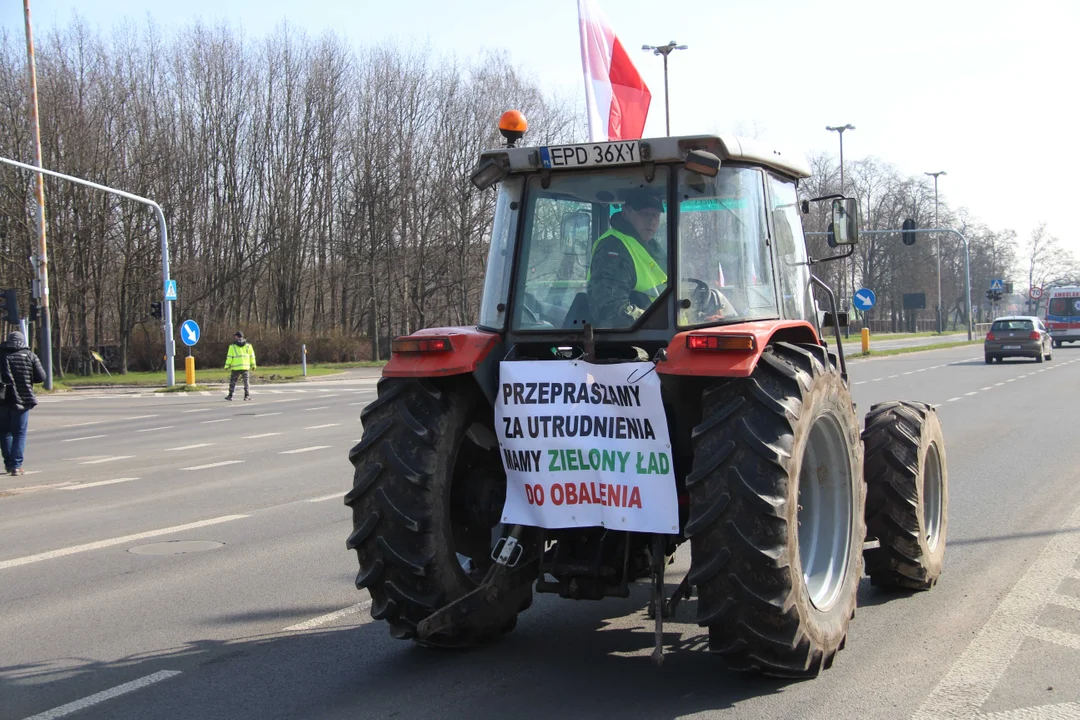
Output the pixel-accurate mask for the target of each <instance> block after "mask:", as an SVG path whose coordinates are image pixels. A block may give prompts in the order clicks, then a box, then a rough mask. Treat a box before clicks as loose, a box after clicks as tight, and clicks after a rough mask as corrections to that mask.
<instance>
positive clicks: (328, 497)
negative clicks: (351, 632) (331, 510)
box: [308, 492, 345, 502]
mask: <svg viewBox="0 0 1080 720" xmlns="http://www.w3.org/2000/svg"><path fill="white" fill-rule="evenodd" d="M343 497H345V493H339V492H337V493H334V494H333V495H323V496H322V497H317V498H311V499H310V500H308V502H326V501H327V500H340V499H341V498H343Z"/></svg>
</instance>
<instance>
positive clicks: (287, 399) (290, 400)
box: [272, 398, 303, 403]
mask: <svg viewBox="0 0 1080 720" xmlns="http://www.w3.org/2000/svg"><path fill="white" fill-rule="evenodd" d="M302 399H303V398H285V399H284V400H273V401H272V402H275V403H283V402H296V401H297V400H302Z"/></svg>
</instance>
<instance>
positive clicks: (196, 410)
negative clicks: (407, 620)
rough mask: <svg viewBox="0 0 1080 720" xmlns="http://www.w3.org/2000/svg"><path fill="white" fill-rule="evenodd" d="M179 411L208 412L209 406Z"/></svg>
mask: <svg viewBox="0 0 1080 720" xmlns="http://www.w3.org/2000/svg"><path fill="white" fill-rule="evenodd" d="M180 412H186V413H190V412H210V408H195V409H193V410H181V411H180Z"/></svg>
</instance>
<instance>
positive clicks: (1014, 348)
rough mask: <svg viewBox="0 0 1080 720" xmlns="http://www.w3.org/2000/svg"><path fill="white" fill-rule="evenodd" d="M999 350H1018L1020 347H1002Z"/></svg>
mask: <svg viewBox="0 0 1080 720" xmlns="http://www.w3.org/2000/svg"><path fill="white" fill-rule="evenodd" d="M1001 349H1002V350H1019V349H1020V346H1019V345H1002V346H1001Z"/></svg>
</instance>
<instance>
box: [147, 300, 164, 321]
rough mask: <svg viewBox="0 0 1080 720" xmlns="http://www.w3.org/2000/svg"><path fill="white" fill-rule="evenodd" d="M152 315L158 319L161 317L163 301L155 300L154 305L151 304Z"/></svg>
mask: <svg viewBox="0 0 1080 720" xmlns="http://www.w3.org/2000/svg"><path fill="white" fill-rule="evenodd" d="M150 314H151V315H152V316H153V317H156V318H159V317H161V301H160V300H155V301H153V302H152V303H150Z"/></svg>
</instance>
